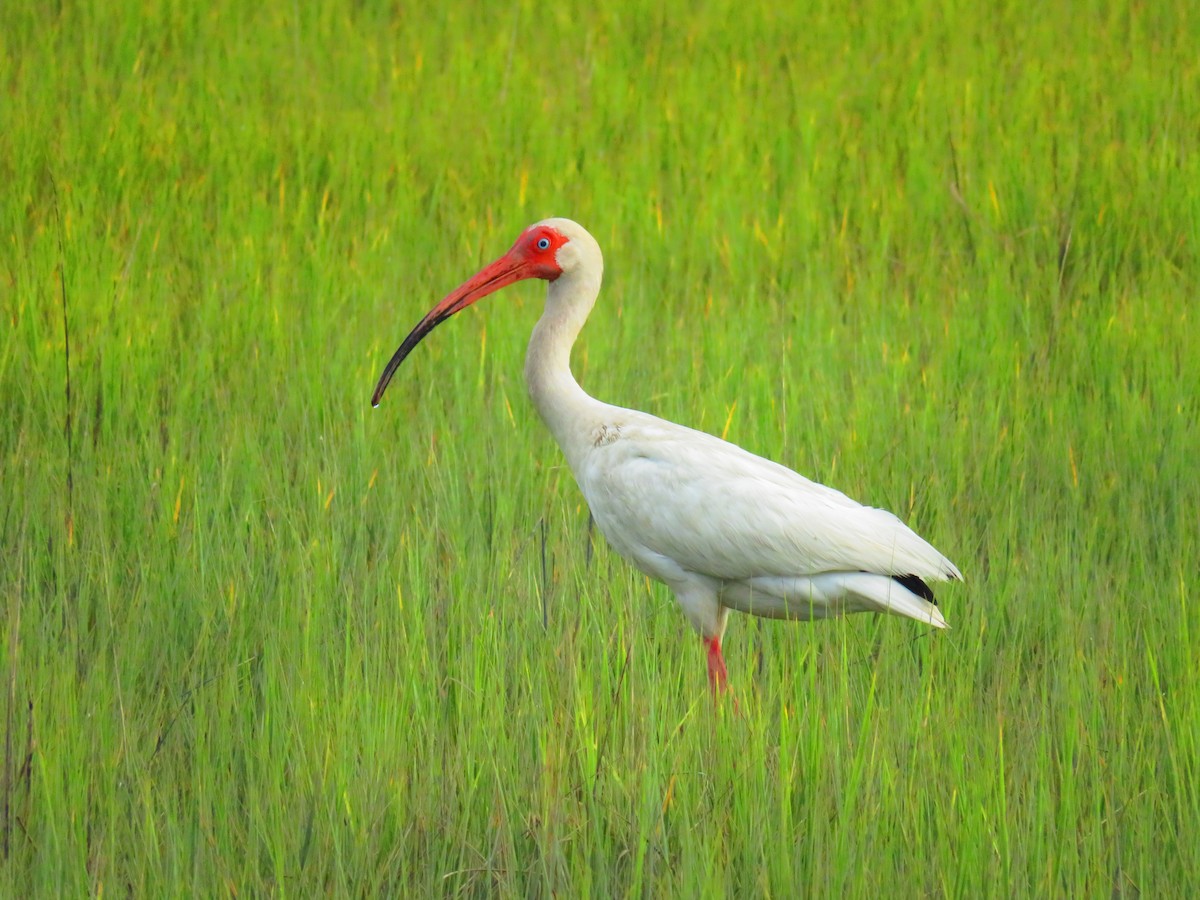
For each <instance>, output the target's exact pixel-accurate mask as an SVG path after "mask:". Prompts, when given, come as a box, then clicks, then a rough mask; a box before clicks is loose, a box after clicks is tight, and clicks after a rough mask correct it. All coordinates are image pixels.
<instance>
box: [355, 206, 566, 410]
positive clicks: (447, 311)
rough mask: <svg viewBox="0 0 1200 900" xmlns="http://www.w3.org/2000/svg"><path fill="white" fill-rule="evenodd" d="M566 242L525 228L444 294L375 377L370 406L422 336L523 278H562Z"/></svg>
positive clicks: (538, 228) (542, 228) (546, 229)
mask: <svg viewBox="0 0 1200 900" xmlns="http://www.w3.org/2000/svg"><path fill="white" fill-rule="evenodd" d="M567 240H568V239H567V237H565V236H564V235H563V234H562V233H561V232H558V231H556V230H555V229H553V228H551V227H550V226H548V225H534V226H533V227H531V228H527V229H525V231H524V232H522V233H521V236H520V237H519V238H517V242H516V243H515V244H513V245H512V248H511V249H510V250H509V251H508V252H507V253H505V254H504V255H503V256H502V257H500V258H499V259H498V260H496V261H495V262H494V263H490V264H489V265H486V266H484V267H483V268H482V269H480V270H479V271H478V272H477V273H476V274H475V275H473V276H472V277H471V278H469V279H467V280H466V281H465V282H463V283H462V284H461V285H459V286H458V287H457V288H455V289H454V290H453V291H451V292H450V293H449V294H447V295H446V296H445V297H444V298H443V299H442V300H441V302H440V303H438V304H437V305H436V306H435V307H434V308H433V309H431V310H430V311H429V312H428V313H426V315H425V318H423V319H422V320H421V321H420V322H418V323H417V327H416V328H414V329H413V330H412V331H411V332H410V333H409V335H408V337H406V338H405V339H404V343H402V344H401V345H400V347H399V349H397V350H396V352H395V353H394V354H393V355H392V358H391V360H389V361H388V364H387V366H386V367H385V368H384V370H383V374H382V375H381V376H380V377H379V383H378V384H377V385H376V386H375V393H374V394H372V395H371V405H372V406H378V405H379V400H380V398H381V397H383V392H384V391H385V390H387V386H388V382H390V381H391V380H392V375H394V374H395V372H396V369H398V368H399V367H400V363H402V362H404V359H405V357H406V356H408V354H409V353H411V352H412V351H413V348H414V347H416V346H417V344H419V343H421V341H422V340H423V339H424V337H425V335H427V334H429V332H431V331H433V329H434V328H436V327H437V326H438V325H440V324H442V322H445V321H446V320H447V319H448V318H450V317H451V316H452V315H454V314H455V313H456V312H459V311H460V310H464V309H466V308H467V307H468V306H470V305H471V304H472V303H474V302H476V301H477V300H482V299H483V298H484V297H486V296H487V295H488V294H491V293H494V292H496V291H498V290H500V288H502V287H506V286H508V285H510V284H513V283H514V282H517V281H524V280H525V279H526V278H541V279H543V280H544V281H554V279H556V278H558V276H559V275H561V274H562V268H561V267H560V266H559V264H558V259H557V257H558V251H559V248H561V247H562V246H563V245H564V244H565V243H567Z"/></svg>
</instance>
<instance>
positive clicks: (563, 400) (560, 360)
mask: <svg viewBox="0 0 1200 900" xmlns="http://www.w3.org/2000/svg"><path fill="white" fill-rule="evenodd" d="M599 292H600V274H599V272H596V273H595V274H594V275H593V274H591V273H588V272H583V271H577V272H573V273H571V274H569V275H562V276H560V277H559V278H558V279H557V280H555V281H552V282H550V284H549V287H548V289H547V291H546V311H545V312H544V313H542V317H541V318H540V319H539V320H538V323H537V325H535V326H534V329H533V335H532V336H531V337H530V339H529V351H528V353H527V354H526V356H525V382H526V384H527V385H528V386H529V396H530V397H531V398H532V400H533V405H534V406H535V407H536V408H537V411H538V414H539V415H540V416H541V417H542V421H543V422H545V423H546V427H547V428H549V429H550V431H551V433H552V434H553V435H554V438H555V440H557V441H558V445H559V446H560V447H562V449H563V452H564V453H565V454H566V456H567V462H568V463H569V464H570V465H571V466H572V468H574V466H575V462H576V460H577V459H578V458H579V456H580V455H581V452H582V450H583V449H584V442H586V441H587V440H588V435H589V433H590V430H591V428H593V427H595V426H596V425H598V424H602V423H601V422H600V421H599V417H600V416H601V410H602V409H603V406H604V404H602V403H600V402H599V401H597V400H595V399H593V398H592V397H590V396H588V394H587V393H586V392H585V391H584V390H583V388H581V387H580V386H579V384H578V383H577V382H576V381H575V376H574V375H572V374H571V347H572V346H573V345H574V344H575V338H577V337H578V336H579V332H580V329H582V328H583V323H584V322H586V321H587V317H588V313H589V312H591V310H592V306H593V305H594V304H595V302H596V296H597V295H598V294H599ZM594 419H595V420H596V421H593V420H594Z"/></svg>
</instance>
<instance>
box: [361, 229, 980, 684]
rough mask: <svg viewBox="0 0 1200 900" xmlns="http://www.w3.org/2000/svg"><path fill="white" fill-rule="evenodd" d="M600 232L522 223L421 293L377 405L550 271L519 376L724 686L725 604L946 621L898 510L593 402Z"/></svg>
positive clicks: (931, 563)
mask: <svg viewBox="0 0 1200 900" xmlns="http://www.w3.org/2000/svg"><path fill="white" fill-rule="evenodd" d="M603 272H604V259H603V257H602V255H601V253H600V246H599V245H598V244H597V243H596V241H595V239H594V238H592V236H591V235H590V234H588V233H587V231H585V230H584V229H583V227H582V226H580V225H578V224H576V223H575V222H572V221H570V220H569V219H546V220H545V221H542V222H538V223H537V224H536V225H532V226H530V227H529V228H527V229H526V230H525V231H524V232H523V233H522V234H521V236H520V237H519V238H518V239H517V242H516V243H515V244H513V246H512V249H511V250H509V251H508V252H507V253H506V254H504V256H502V257H500V258H499V259H498V260H496V261H495V262H493V263H492V264H490V265H488V266H485V267H484V268H483V269H482V270H480V272H479V273H478V274H477V275H475V276H474V277H473V278H471V279H470V280H468V281H467V282H465V283H464V284H463V285H461V286H460V287H458V288H457V289H455V290H454V291H452V292H450V293H449V294H448V295H447V296H446V297H445V299H443V300H442V301H441V302H440V303H438V304H437V305H436V306H434V307H433V309H431V310H430V311H429V313H428V314H427V315H426V316H425V318H423V319H422V320H421V321H420V322H419V323H417V326H416V328H414V329H413V330H412V333H411V334H409V336H408V337H406V338H405V339H404V343H402V344H401V345H400V348H399V349H398V350H397V351H396V353H395V354H394V355H393V356H392V358H391V360H390V361H389V362H388V364H387V368H385V369H384V370H383V375H382V376H381V377H380V379H379V384H378V385H377V386H376V387H375V393H374V395H373V396H372V397H371V404H372V405H373V406H378V405H379V399H380V397H382V396H383V392H384V390H385V389H386V388H387V386H388V382H389V381H391V379H392V375H393V373H395V371H396V368H397V367H398V366H399V365H400V363H402V362H403V361H404V358H405V357H406V356H408V354H409V353H410V352H412V349H413V348H414V347H416V346H417V344H419V343H420V342H421V340H422V339H423V338H424V337H425V335H427V334H429V332H431V331H432V330H433V329H434V328H436V327H437V326H438V325H440V324H441V323H442V322H444V321H445V320H446V319H448V318H449V317H450V316H452V315H454V314H455V313H456V312H458V311H459V310H462V309H466V307H468V306H470V305H471V304H472V303H474V302H475V301H476V300H480V299H482V298H483V297H486V296H487V295H488V294H491V293H492V292H494V291H498V290H499V289H500V288H502V287H504V286H506V285H509V284H512V283H513V282H516V281H521V280H522V279H525V278H541V279H542V280H544V281H546V282H547V283H548V286H547V291H546V310H545V312H544V313H543V314H542V317H541V319H540V320H538V323H537V325H536V326H535V327H534V329H533V336H532V337H531V338H530V341H529V352H528V355H527V356H526V357H525V380H526V382H527V383H528V386H529V394H530V396H531V397H532V399H533V404H534V406H535V407H537V411H538V413H539V414H540V415H541V417H542V419H543V421H545V423H546V425H547V426H548V427H549V429H550V430H551V431H552V432H553V433H554V438H555V440H557V441H558V445H559V446H560V447H561V448H562V451H563V454H564V455H565V456H566V458H567V463H568V464H569V465H570V467H571V471H572V472H573V473H574V474H575V480H576V481H577V482H578V483H579V489H580V490H581V491H583V496H584V497H585V498H586V499H587V502H588V506H589V507H591V510H592V515H593V516H594V517H595V520H596V524H597V525H599V526H600V530H601V531H602V532H603V533H604V536H605V537H606V538H607V539H608V542H609V543H610V544H612V546H613V547H614V548H615V549H616V550H617V552H618V553H620V554H621V555H622V556H623V557H625V559H627V560H629V562H631V563H632V564H633V565H634V566H636V567H637V568H638V569H640V570H641V571H642V572H645V573H646V574H647V575H649V576H651V577H652V578H656V579H658V580H659V581H662V582H664V583H666V584H667V585H668V586H669V587H670V588H671V590H672V591H674V592H675V597H676V599H678V601H679V605H680V606H682V607H683V612H684V615H686V616H687V618H688V621H689V622H691V624H692V627H693V628H695V629H696V631H697V632H699V634H700V636H701V638H702V639H703V641H704V643H705V644H706V645H707V648H708V679H709V684H710V686H711V688H712V690H713V693H714V694H718V693H720V692H721V691H723V690H724V689H725V688H726V686H727V674H726V669H725V660H724V658H723V657H722V655H721V635H722V634H723V633H724V631H725V622H726V619H727V618H728V614H729V610H731V609H736V610H738V611H739V612H744V613H750V614H751V615H755V616H765V617H767V618H775V619H801V620H806V619H822V618H826V617H829V616H838V615H842V614H845V613H853V612H888V613H893V614H895V615H900V616H907V617H909V618H910V619H916V620H917V621H919V622H924V623H926V624H928V625H932V626H933V627H934V628H945V627H947V626H946V620H945V619H944V618H942V614H941V612H940V611H939V610H938V608H937V606H935V605H934V598H933V591H932V590H930V588H929V584H928V582H930V581H945V580H950V579H961V578H962V575H961V574H960V573H959V571H958V569H957V568H956V567H955V565H954V563H952V562H950V560H948V559H946V557H944V556H942V554H941V553H939V552H938V551H937V550H935V549H934V548H933V547H932V546H931V545H930V544H929V543H927V542H926V541H925V540H923V539H922V538H921V537H919V536H918V535H917V534H916V533H915V532H913V531H912V530H911V529H910V528H908V526H906V525H905V524H904V523H903V522H901V521H900V520H899V519H898V518H896V516H894V515H892V514H891V513H890V512H887V511H886V510H882V509H873V508H871V507H867V506H862V505H861V504H859V503H856V502H855V501H853V500H851V499H850V498H849V497H847V496H846V495H845V494H842V493H841V492H839V491H835V490H834V489H833V488H828V487H825V486H824V485H821V484H817V483H815V482H813V481H809V480H808V479H807V478H805V477H804V476H802V475H798V474H796V473H795V472H793V471H792V470H791V469H787V468H785V467H784V466H781V465H778V464H777V463H773V462H771V461H769V460H766V459H763V458H762V457H759V456H755V455H754V454H752V453H748V452H747V451H745V450H743V449H742V448H740V447H737V446H735V445H734V444H730V443H728V442H726V441H723V440H721V439H719V438H716V437H713V436H712V435H709V434H705V433H703V432H700V431H693V430H692V429H690V428H684V427H683V426H681V425H676V424H674V423H673V422H667V421H664V420H663V419H659V418H656V417H655V416H651V415H647V414H646V413H643V412H637V411H636V410H631V409H623V408H621V407H619V406H610V405H609V404H607V403H601V402H600V401H599V400H595V399H593V398H592V397H590V396H589V395H588V394H586V393H585V392H584V391H583V389H582V388H581V387H580V386H579V385H578V384H577V383H576V381H575V378H574V376H572V374H571V347H572V345H573V344H574V343H575V338H576V337H577V336H578V334H579V331H580V329H581V328H582V327H583V323H584V322H585V321H586V320H587V317H588V313H589V312H591V310H592V306H593V305H594V304H595V302H596V297H597V295H598V294H599V293H600V281H601V277H602V275H603Z"/></svg>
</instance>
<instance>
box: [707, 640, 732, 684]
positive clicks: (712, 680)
mask: <svg viewBox="0 0 1200 900" xmlns="http://www.w3.org/2000/svg"><path fill="white" fill-rule="evenodd" d="M706 643H707V644H708V686H709V687H710V688H711V689H712V693H713V698H714V699H716V698H717V697H719V696H720V695H721V694H723V693H725V691H727V690H729V673H728V672H727V671H726V670H725V657H723V656H722V655H721V638H720V636H719V635H718V636H717V637H713V638H709V640H708V641H707V642H706Z"/></svg>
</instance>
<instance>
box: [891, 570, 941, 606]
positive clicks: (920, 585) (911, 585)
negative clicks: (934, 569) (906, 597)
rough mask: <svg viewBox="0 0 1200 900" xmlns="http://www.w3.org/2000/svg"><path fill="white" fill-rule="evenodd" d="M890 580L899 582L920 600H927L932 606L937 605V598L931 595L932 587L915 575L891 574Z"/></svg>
mask: <svg viewBox="0 0 1200 900" xmlns="http://www.w3.org/2000/svg"><path fill="white" fill-rule="evenodd" d="M892 580H893V581H895V582H897V583H898V584H900V585H901V586H902V587H904V588H906V589H907V590H910V591H912V592H913V593H914V594H916V595H917V596H918V597H920V598H921V599H922V600H928V601H929V602H930V603H932V604H933V605H934V606H937V600H935V599H934V596H933V588H931V587H930V586H929V585H927V584H926V583H925V582H924V580H922V579H921V578H919V577H918V576H916V575H893V576H892Z"/></svg>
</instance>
